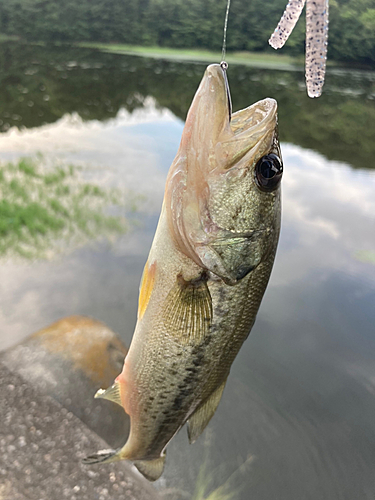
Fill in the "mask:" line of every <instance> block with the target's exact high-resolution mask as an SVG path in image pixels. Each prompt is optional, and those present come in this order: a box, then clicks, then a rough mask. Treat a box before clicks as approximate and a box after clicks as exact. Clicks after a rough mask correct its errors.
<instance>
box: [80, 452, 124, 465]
mask: <svg viewBox="0 0 375 500" xmlns="http://www.w3.org/2000/svg"><path fill="white" fill-rule="evenodd" d="M120 451H121V448H118V449H117V450H100V451H98V452H97V453H95V455H90V456H89V457H86V458H84V459H82V463H83V464H85V465H92V464H105V463H110V462H117V460H122V458H121V456H120Z"/></svg>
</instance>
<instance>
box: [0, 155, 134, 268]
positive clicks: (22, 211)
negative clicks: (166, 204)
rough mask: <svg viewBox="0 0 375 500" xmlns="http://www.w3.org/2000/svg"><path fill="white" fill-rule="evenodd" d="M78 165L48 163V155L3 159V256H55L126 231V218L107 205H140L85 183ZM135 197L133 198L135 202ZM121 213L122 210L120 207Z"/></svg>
mask: <svg viewBox="0 0 375 500" xmlns="http://www.w3.org/2000/svg"><path fill="white" fill-rule="evenodd" d="M79 174H80V172H79V169H77V168H76V167H74V166H73V165H69V166H65V165H52V166H49V168H48V167H46V165H43V158H42V157H41V156H39V157H38V158H36V159H31V158H21V159H20V160H18V162H15V163H12V162H8V163H3V164H2V165H1V171H0V189H1V198H0V237H1V241H0V257H9V256H11V255H13V256H14V255H16V256H20V257H24V258H27V259H32V258H37V257H39V258H40V257H49V258H51V257H52V256H53V255H54V254H56V253H58V252H61V251H63V250H67V249H68V248H74V247H76V246H79V245H82V244H84V243H86V242H87V241H88V240H90V239H98V238H99V237H102V238H103V237H107V238H111V237H113V236H115V235H118V234H122V233H124V232H126V230H127V228H128V223H127V221H126V219H125V218H124V216H121V215H110V214H108V213H106V212H105V209H108V208H110V207H112V209H113V208H114V207H116V208H117V209H119V208H120V207H123V208H124V207H125V206H126V205H127V208H128V209H130V208H131V206H132V205H133V209H135V201H136V199H135V198H134V196H132V195H131V194H128V197H127V198H128V199H127V200H126V205H125V199H124V198H125V195H124V193H122V192H121V191H119V190H115V189H103V188H102V187H100V186H99V185H98V184H93V183H88V182H84V181H83V179H82V176H81V175H79ZM132 198H133V202H132ZM117 211H118V210H117Z"/></svg>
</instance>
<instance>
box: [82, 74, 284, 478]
mask: <svg viewBox="0 0 375 500" xmlns="http://www.w3.org/2000/svg"><path fill="white" fill-rule="evenodd" d="M276 110H277V105H276V102H275V101H274V100H273V99H264V100H263V101H259V102H258V103H255V104H253V105H252V106H249V108H246V109H245V110H242V111H239V112H237V113H234V114H233V115H232V116H231V109H230V99H229V88H228V84H227V79H226V75H225V73H224V70H223V69H222V68H221V67H220V66H219V65H211V66H209V67H208V68H207V70H206V72H205V75H204V77H203V79H202V82H201V84H200V86H199V89H198V90H197V93H196V95H195V97H194V100H193V102H192V105H191V107H190V110H189V113H188V117H187V120H186V124H185V128H184V132H183V135H182V138H181V144H180V148H179V151H178V153H177V156H176V158H175V160H174V162H173V164H172V166H171V169H170V171H169V174H168V178H167V182H166V192H165V197H164V202H163V207H162V211H161V215H160V219H159V223H158V227H157V229H156V233H155V237H154V241H153V243H152V247H151V250H150V254H149V257H148V260H147V263H146V265H145V269H144V273H143V278H142V282H141V287H140V296H139V308H138V320H137V325H136V328H135V332H134V336H133V341H132V343H131V346H130V349H129V353H128V355H127V357H126V359H125V363H124V368H123V371H122V373H121V374H120V375H119V376H118V377H117V379H116V381H115V384H114V386H112V387H111V388H110V389H108V390H107V391H100V393H98V395H97V397H104V398H107V399H111V400H112V401H115V402H117V403H118V404H121V405H122V406H123V408H124V409H125V411H126V412H127V413H128V414H129V416H130V420H131V431H130V435H129V438H128V440H127V442H126V443H125V445H124V446H123V447H122V448H121V449H119V450H113V451H108V450H106V451H103V452H98V453H97V454H96V455H93V456H91V457H88V458H87V459H86V460H85V462H86V463H88V464H90V463H102V462H111V461H114V460H121V459H127V460H132V461H133V462H134V463H135V465H136V466H137V467H138V469H139V470H140V471H141V472H142V474H144V475H145V477H147V478H148V479H150V480H156V479H157V478H158V477H160V475H161V474H162V471H163V467H164V461H165V449H166V446H167V444H168V443H169V441H170V440H171V439H172V438H173V436H174V435H175V434H176V433H177V432H178V431H179V430H180V429H181V427H182V426H183V425H184V424H185V423H188V434H189V440H190V441H191V442H193V441H195V439H197V438H198V437H199V435H200V434H201V433H202V432H203V430H204V428H205V427H206V425H207V424H208V422H209V420H210V419H211V417H212V416H213V414H214V413H215V410H216V408H217V405H218V404H219V401H220V398H221V395H222V392H223V389H224V386H225V383H226V380H227V377H228V375H229V371H230V367H231V365H232V363H233V361H234V359H235V357H236V355H237V353H238V351H239V349H240V348H241V345H242V344H243V342H244V341H245V339H246V338H247V336H248V335H249V332H250V330H251V328H252V326H253V324H254V321H255V317H256V314H257V311H258V308H259V305H260V303H261V300H262V297H263V294H264V292H265V289H266V286H267V283H268V280H269V277H270V274H271V270H272V266H273V261H274V257H275V253H276V248H277V242H278V237H279V231H280V212H281V210H280V208H281V207H280V180H281V177H282V171H283V166H282V160H281V153H280V148H279V143H278V136H277V113H276Z"/></svg>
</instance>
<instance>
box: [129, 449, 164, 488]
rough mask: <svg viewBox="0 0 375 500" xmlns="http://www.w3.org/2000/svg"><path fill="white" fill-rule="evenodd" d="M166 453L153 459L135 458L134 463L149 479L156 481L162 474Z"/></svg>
mask: <svg viewBox="0 0 375 500" xmlns="http://www.w3.org/2000/svg"><path fill="white" fill-rule="evenodd" d="M165 457H166V453H165V452H163V453H162V454H161V456H160V457H159V458H156V459H155V460H136V461H135V462H134V465H135V466H136V467H137V469H138V470H139V472H140V473H141V474H143V475H144V477H145V478H146V479H148V480H149V481H156V480H157V479H159V477H160V476H161V475H162V474H163V470H164V465H165Z"/></svg>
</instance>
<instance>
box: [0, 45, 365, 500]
mask: <svg viewBox="0 0 375 500" xmlns="http://www.w3.org/2000/svg"><path fill="white" fill-rule="evenodd" d="M0 64H1V68H2V72H1V74H0V80H1V81H0V83H1V84H0V126H1V130H2V133H1V134H0V160H2V161H5V160H6V161H8V160H16V159H17V158H19V157H20V156H35V155H36V154H37V153H42V154H43V157H44V160H43V161H44V162H46V163H48V162H50V163H52V164H53V163H55V162H62V163H63V164H68V163H71V164H73V165H75V166H78V167H81V168H82V174H81V175H82V176H83V177H84V179H85V180H86V181H88V182H92V183H98V184H99V185H100V186H101V187H103V188H106V189H107V188H108V189H109V188H110V187H116V188H119V189H120V190H127V192H129V191H130V192H131V193H132V194H133V195H142V199H140V200H139V202H137V207H136V212H135V214H133V215H131V217H132V221H133V223H132V224H131V230H130V231H128V232H127V233H126V234H124V235H123V236H119V237H116V238H112V240H111V241H110V242H108V241H107V240H100V241H99V242H96V243H95V244H93V243H92V242H87V243H86V244H79V245H77V247H74V246H73V247H72V248H69V251H66V252H63V253H58V252H55V251H53V252H51V254H49V255H47V257H48V258H47V259H46V258H44V259H42V258H40V259H34V260H32V261H30V260H27V259H21V258H19V257H17V258H14V257H12V256H11V255H8V256H7V257H4V258H3V259H2V260H1V261H0V276H1V279H0V297H1V310H0V332H2V333H1V334H0V347H1V349H5V348H7V347H9V346H11V345H14V344H15V343H17V342H18V341H20V340H22V339H23V338H25V337H26V336H27V335H29V334H30V333H32V332H34V331H36V330H38V329H39V328H42V327H44V326H46V325H48V324H49V323H51V322H52V321H55V320H57V319H59V318H61V317H63V316H67V315H71V314H85V315H90V316H93V317H95V318H97V319H99V320H101V321H104V322H105V323H106V324H107V325H108V326H109V327H110V328H112V329H113V330H114V331H116V332H118V333H119V334H120V335H121V337H122V338H123V339H124V341H125V342H126V343H127V344H128V345H129V343H130V340H131V336H132V332H133V329H134V325H135V321H136V308H137V293H138V283H139V280H140V276H141V273H142V268H143V265H144V262H145V261H146V258H147V254H148V250H149V247H150V244H151V241H152V237H153V233H154V230H155V226H156V223H157V218H158V214H159V210H160V205H161V201H162V197H163V189H164V182H165V177H166V173H167V171H168V168H169V165H170V163H171V161H172V160H173V157H174V155H175V152H176V150H177V147H178V144H179V139H180V135H181V132H182V129H183V120H184V117H185V115H186V111H187V109H188V106H189V104H190V101H191V98H192V96H193V93H194V91H195V89H196V87H197V85H198V83H199V81H200V79H201V76H202V73H203V70H204V65H202V64H191V63H186V62H184V63H182V64H180V63H177V62H166V61H160V60H149V59H142V58H136V57H130V56H119V55H111V54H101V53H98V52H96V51H89V50H81V49H80V50H78V49H75V50H74V49H72V50H70V49H67V48H61V49H58V48H55V49H50V50H47V49H46V48H42V47H20V46H19V45H17V44H14V45H12V44H11V45H9V44H8V45H2V46H0ZM228 77H229V81H230V85H231V89H232V98H233V105H234V110H236V109H239V108H241V107H244V106H247V105H249V104H252V103H253V102H255V101H256V100H258V99H261V98H264V97H267V96H269V97H274V98H276V99H277V100H278V103H279V118H280V119H279V128H280V137H281V141H282V153H283V159H284V165H285V173H284V178H283V181H282V182H283V220H282V232H281V237H280V243H279V248H278V253H277V257H276V262H275V266H274V270H273V273H272V276H271V281H270V284H269V287H268V289H267V292H266V294H265V297H264V299H263V302H262V306H261V308H260V311H259V314H258V318H257V321H256V324H255V326H254V328H253V331H252V333H251V336H250V337H249V339H248V340H247V341H246V343H245V344H244V346H243V348H242V350H241V351H240V354H239V356H238V357H237V359H236V361H235V363H234V365H233V367H232V371H231V375H230V378H229V380H228V384H227V387H226V389H225V392H224V396H223V400H222V402H221V403H220V406H219V409H218V411H217V413H216V415H215V417H214V418H213V420H212V421H211V423H210V425H209V428H208V429H207V431H205V433H204V435H203V436H202V437H201V438H200V439H199V440H198V442H197V443H195V444H194V445H192V446H189V445H188V442H187V437H186V432H185V430H182V432H181V433H180V434H179V435H178V436H177V437H176V438H175V440H174V441H173V442H172V443H171V445H170V446H169V448H168V460H167V467H166V471H165V474H164V476H163V478H162V480H160V484H159V486H160V487H166V488H168V492H169V493H168V497H166V498H174V499H180V498H181V499H182V498H192V495H193V492H194V487H195V485H196V484H198V485H199V486H200V487H202V488H203V486H204V487H205V488H206V491H205V493H204V494H203V495H200V496H199V495H198V494H196V496H195V500H198V499H201V498H202V499H203V498H207V497H208V496H209V493H210V492H212V491H215V490H217V488H220V486H222V485H224V486H223V488H224V489H223V488H222V489H219V490H217V491H216V496H212V497H210V500H212V498H215V499H219V498H220V496H219V494H220V493H221V494H222V493H223V492H224V490H225V487H227V489H228V491H230V492H231V493H232V495H233V498H234V499H240V500H242V499H248V498H252V499H257V500H269V499H270V498H277V499H281V500H284V499H285V500H292V499H296V500H301V499H314V500H317V499H319V500H323V499H327V500H333V499H340V500H341V499H345V500H346V499H347V500H352V499H354V498H355V499H361V500H362V499H373V498H374V491H375V475H374V472H373V471H374V466H375V418H374V416H375V398H374V396H375V368H374V367H375V363H374V361H375V335H374V333H375V332H374V301H375V232H374V229H375V225H374V219H375V215H374V214H375V197H374V192H375V170H374V156H375V144H374V141H373V124H374V123H375V102H374V98H375V73H371V72H368V73H361V72H358V71H357V72H356V71H352V72H351V71H338V70H336V71H331V72H328V75H327V81H326V86H325V90H324V93H323V96H322V97H321V98H319V99H318V100H313V101H312V100H310V99H309V98H308V97H307V96H306V94H305V89H304V75H303V73H302V72H282V71H271V70H265V69H256V68H244V67H241V66H234V65H232V66H231V67H230V68H229V70H228ZM54 248H55V246H54ZM203 489H204V488H203ZM196 493H197V492H196Z"/></svg>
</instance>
